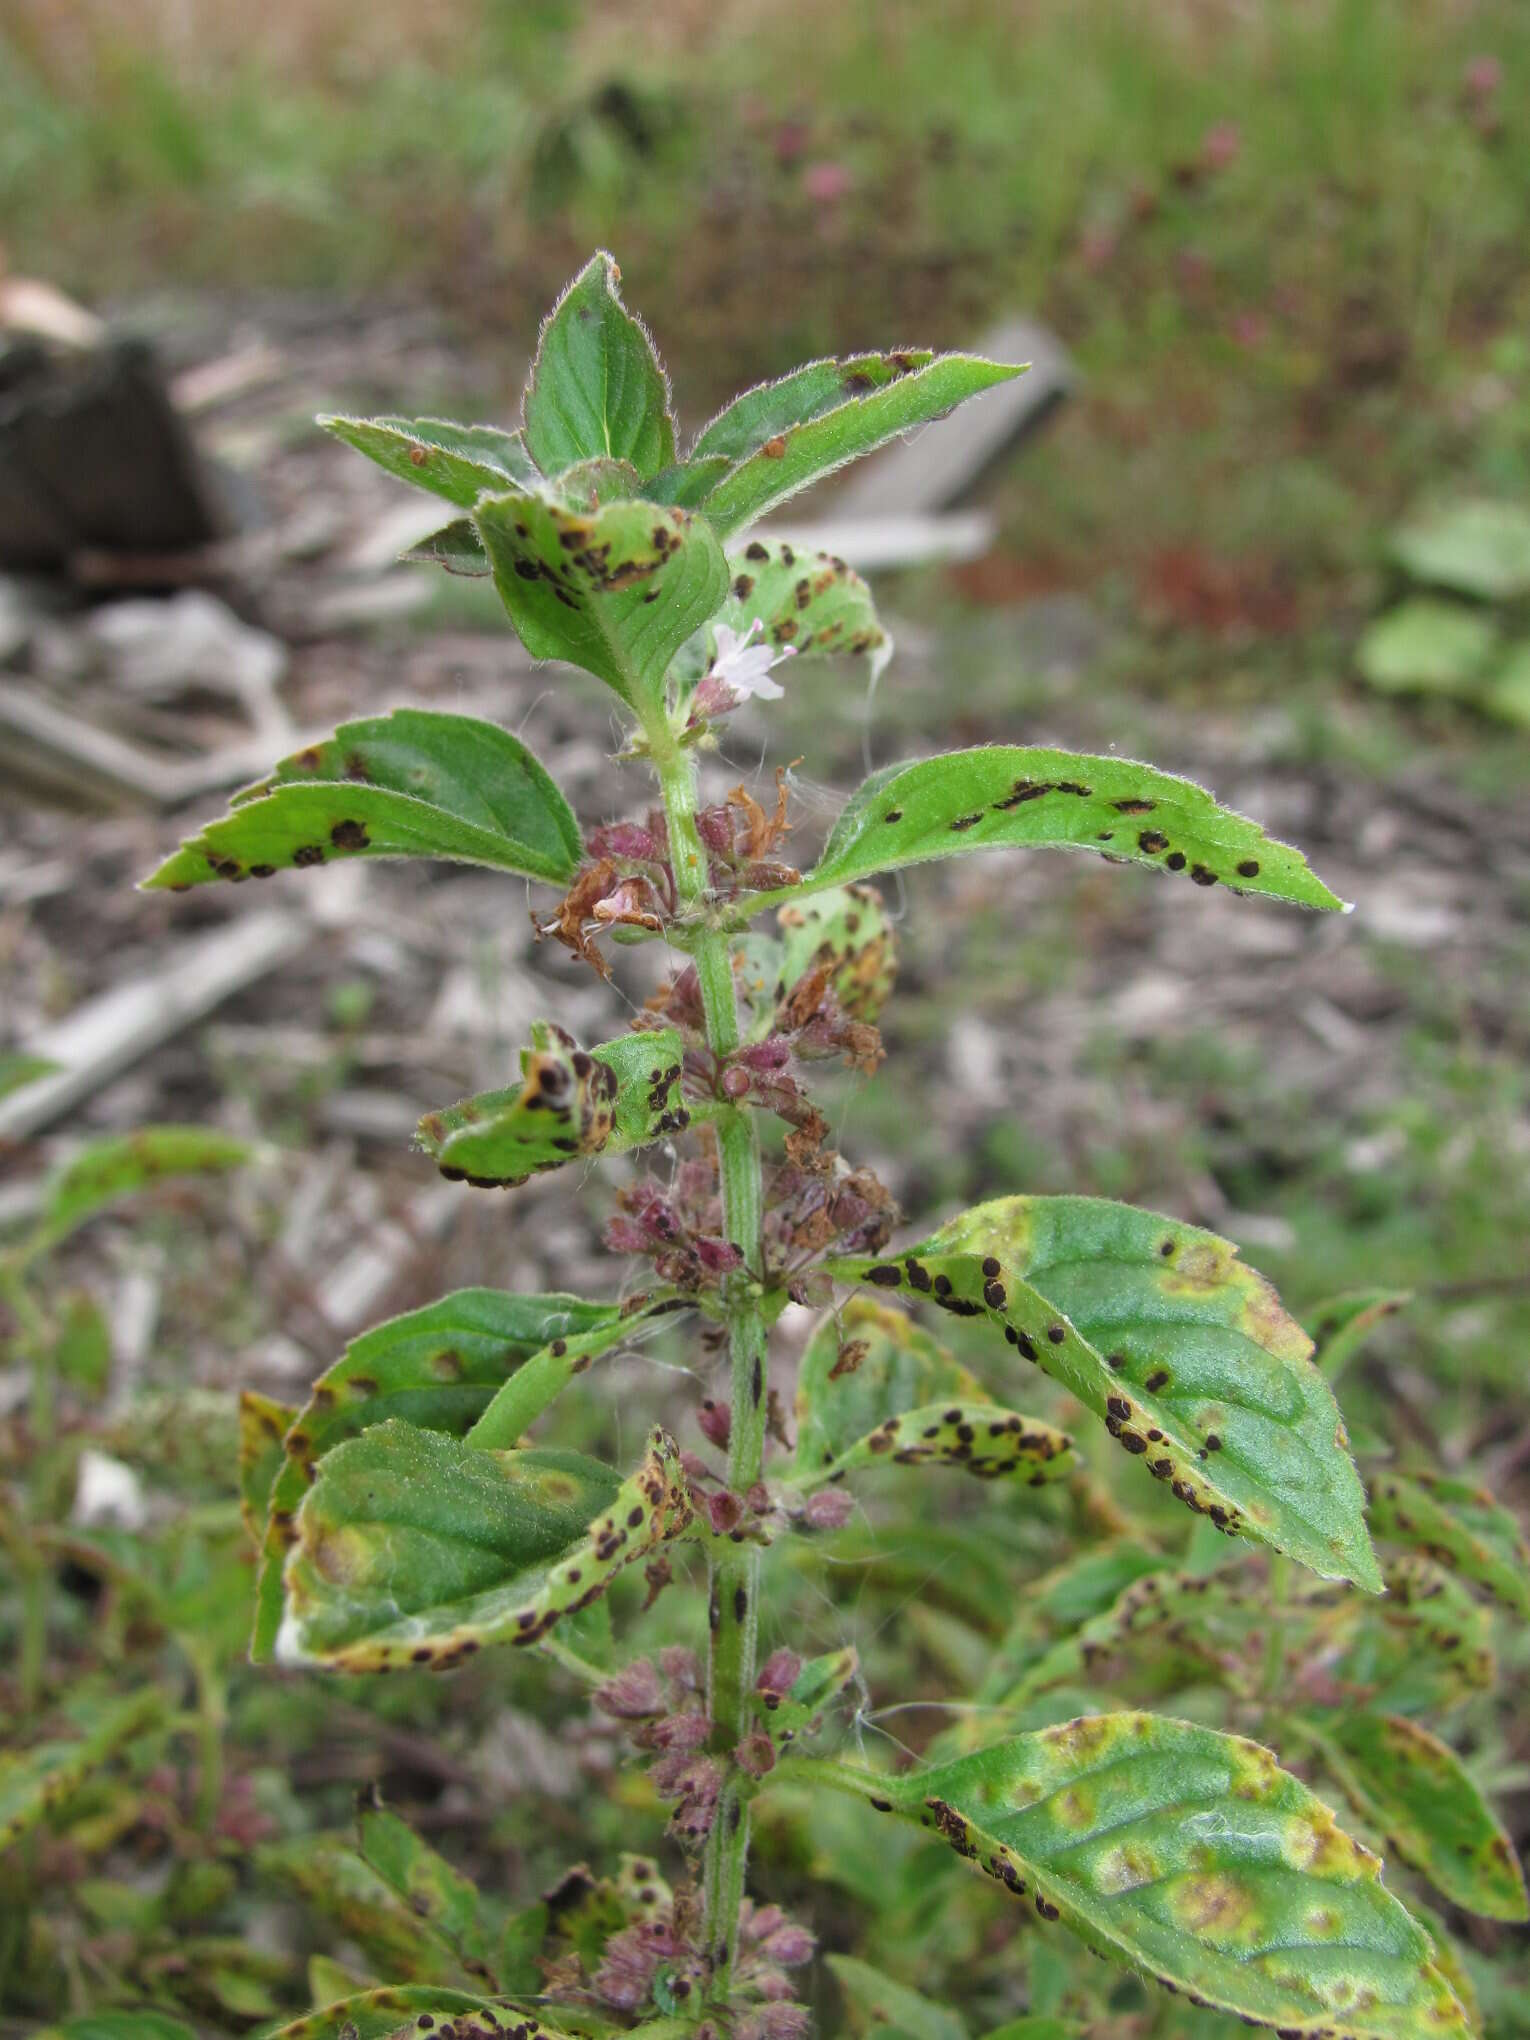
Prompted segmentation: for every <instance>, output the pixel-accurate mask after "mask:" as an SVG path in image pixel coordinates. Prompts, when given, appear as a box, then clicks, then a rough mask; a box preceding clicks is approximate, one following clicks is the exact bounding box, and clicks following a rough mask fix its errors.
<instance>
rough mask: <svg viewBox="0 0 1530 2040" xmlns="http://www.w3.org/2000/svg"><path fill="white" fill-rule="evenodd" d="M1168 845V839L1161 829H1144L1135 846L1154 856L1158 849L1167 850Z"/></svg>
mask: <svg viewBox="0 0 1530 2040" xmlns="http://www.w3.org/2000/svg"><path fill="white" fill-rule="evenodd" d="M1168 847H1169V839H1168V837H1167V836H1166V835H1165V834H1164V833H1163V831H1162V830H1161V829H1144V830H1143V832H1142V834H1141V835H1140V836H1139V837H1138V838H1137V848H1138V849H1139V850H1143V851H1145V852H1146V853H1147V855H1148V856H1149V857H1156V856H1157V855H1158V853H1159V851H1160V850H1167V849H1168Z"/></svg>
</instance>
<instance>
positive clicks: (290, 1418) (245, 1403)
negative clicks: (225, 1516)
mask: <svg viewBox="0 0 1530 2040" xmlns="http://www.w3.org/2000/svg"><path fill="white" fill-rule="evenodd" d="M297 1414H298V1413H297V1411H296V1409H294V1408H293V1406H292V1404H291V1403H283V1402H277V1400H276V1399H275V1397H274V1396H269V1395H262V1394H260V1392H259V1391H258V1390H257V1389H253V1388H246V1389H242V1390H241V1391H240V1395H239V1516H240V1520H241V1522H242V1523H243V1524H244V1527H245V1529H246V1530H247V1531H248V1532H249V1537H250V1542H251V1543H252V1544H253V1545H254V1546H255V1549H256V1550H257V1551H259V1550H260V1547H261V1541H262V1539H263V1538H264V1536H265V1529H266V1519H267V1518H268V1516H269V1515H270V1513H271V1490H272V1489H273V1488H274V1487H275V1485H276V1480H277V1476H278V1474H279V1473H280V1472H281V1470H282V1468H283V1467H284V1466H285V1465H286V1463H287V1453H286V1448H285V1445H284V1443H283V1441H284V1439H285V1438H286V1436H287V1433H288V1432H289V1431H290V1430H291V1429H292V1426H293V1425H294V1424H295V1423H296V1422H297Z"/></svg>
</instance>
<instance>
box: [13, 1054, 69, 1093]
mask: <svg viewBox="0 0 1530 2040" xmlns="http://www.w3.org/2000/svg"><path fill="white" fill-rule="evenodd" d="M57 1070H58V1064H57V1063H55V1062H49V1060H48V1058H47V1057H46V1056H45V1055H23V1054H22V1053H21V1052H20V1051H19V1050H7V1051H6V1052H5V1053H3V1054H0V1098H8V1097H9V1096H10V1094H11V1092H12V1091H24V1090H25V1089H26V1087H27V1085H28V1084H35V1083H37V1082H38V1080H39V1079H40V1078H42V1077H51V1076H54V1075H55V1074H56V1073H57Z"/></svg>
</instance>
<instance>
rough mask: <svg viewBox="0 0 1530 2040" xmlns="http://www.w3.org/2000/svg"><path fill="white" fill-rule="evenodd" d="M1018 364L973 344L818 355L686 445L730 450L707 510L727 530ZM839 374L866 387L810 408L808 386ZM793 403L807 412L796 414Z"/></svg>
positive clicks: (1013, 371)
mask: <svg viewBox="0 0 1530 2040" xmlns="http://www.w3.org/2000/svg"><path fill="white" fill-rule="evenodd" d="M871 359H875V357H871ZM847 371H848V372H849V373H848V375H847V373H846V372H847ZM821 372H826V373H821ZM889 372H890V379H889ZM1022 373H1023V369H1022V368H1020V367H1013V366H1007V365H1005V364H1004V363H1001V362H995V361H984V360H982V359H980V358H979V357H978V356H977V355H974V354H939V355H934V356H930V355H927V354H892V355H885V356H883V357H882V363H881V366H880V368H879V369H878V370H876V371H873V370H872V369H871V368H870V366H869V363H865V362H863V363H845V364H843V365H841V364H838V363H833V362H824V363H816V364H812V365H811V366H810V367H809V368H807V369H799V370H798V372H797V374H796V375H795V376H788V377H787V378H786V379H785V382H784V383H777V384H774V385H770V386H768V387H767V388H766V389H763V390H755V391H750V392H749V393H748V395H746V396H744V397H741V398H739V399H738V400H737V402H736V403H734V404H732V405H730V406H729V407H728V409H727V410H726V411H724V412H723V413H722V414H721V416H720V417H718V418H715V419H714V420H713V421H712V423H711V424H710V425H709V426H708V427H707V429H706V431H705V432H703V433H702V435H701V438H700V439H698V440H697V442H696V445H695V447H694V448H693V449H692V454H693V457H694V456H696V455H705V454H711V453H726V452H732V453H733V456H734V461H735V465H734V466H733V467H732V468H731V469H730V470H729V472H728V473H727V474H726V475H725V476H724V477H723V479H722V480H721V481H720V482H719V483H718V484H717V486H716V487H715V488H714V489H713V490H712V492H711V494H710V495H708V496H707V498H706V499H705V503H704V505H703V507H704V509H705V512H706V515H707V517H708V519H709V520H710V521H711V523H712V525H713V527H714V528H715V530H716V531H717V532H718V533H719V534H720V535H721V536H722V537H724V538H726V537H727V536H728V534H729V533H730V532H734V531H739V530H741V529H742V528H743V527H744V526H745V525H747V524H753V523H754V521H755V519H756V518H758V517H763V516H764V514H765V512H766V511H767V510H770V509H773V508H774V507H775V505H776V504H777V503H781V502H784V501H785V500H786V498H787V497H788V496H794V495H796V493H797V491H798V490H799V489H805V488H806V487H807V486H808V484H809V483H810V482H816V481H818V480H820V479H821V478H822V477H823V476H825V475H828V474H832V473H833V471H834V470H835V469H836V468H839V467H843V466H844V465H845V463H846V462H847V461H852V460H859V459H860V457H861V456H862V455H863V454H867V453H872V452H874V451H875V450H876V448H877V447H879V446H883V445H885V444H886V442H887V441H888V440H889V439H896V438H897V436H898V435H899V433H901V432H908V431H910V430H911V429H912V428H913V427H914V426H916V425H924V424H927V423H928V422H929V420H930V419H932V418H938V417H940V416H941V415H942V414H943V413H944V412H946V411H950V410H954V409H955V407H956V406H957V405H958V404H959V403H961V402H962V401H963V400H964V399H965V398H967V397H975V396H977V395H978V394H979V393H980V392H981V391H983V390H986V389H992V387H993V386H994V384H995V383H1001V382H1008V381H1010V380H1011V378H1012V377H1014V376H1017V375H1020V374H1022ZM836 375H838V376H840V377H841V378H842V387H849V386H851V384H850V377H854V378H856V379H857V380H856V386H859V382H860V379H861V378H864V381H865V382H866V383H870V384H871V385H872V387H870V388H869V389H868V390H867V391H866V394H864V395H858V394H857V395H851V396H850V397H849V399H848V401H845V402H842V403H839V404H837V405H835V406H834V407H833V408H832V409H827V410H823V409H820V410H817V411H816V413H815V412H814V411H813V409H812V405H813V402H814V397H813V395H812V394H810V393H811V392H816V391H817V390H820V389H822V388H823V387H825V385H826V383H827V382H828V380H829V379H830V378H832V377H833V376H836ZM798 405H800V406H802V408H803V409H805V410H806V411H807V413H808V415H806V416H799V417H793V416H792V410H793V407H794V406H798ZM765 428H768V429H765Z"/></svg>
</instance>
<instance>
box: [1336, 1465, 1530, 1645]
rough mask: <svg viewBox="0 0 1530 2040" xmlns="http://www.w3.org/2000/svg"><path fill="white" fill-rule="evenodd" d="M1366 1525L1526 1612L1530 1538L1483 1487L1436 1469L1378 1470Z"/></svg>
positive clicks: (1517, 1610)
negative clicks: (1425, 1470)
mask: <svg viewBox="0 0 1530 2040" xmlns="http://www.w3.org/2000/svg"><path fill="white" fill-rule="evenodd" d="M1371 1528H1372V1529H1373V1530H1374V1531H1375V1533H1376V1535H1377V1536H1378V1537H1385V1538H1388V1539H1390V1540H1391V1541H1392V1542H1394V1543H1398V1544H1411V1545H1412V1546H1414V1548H1415V1549H1416V1550H1418V1551H1422V1552H1424V1553H1425V1554H1426V1555H1427V1556H1428V1557H1430V1558H1433V1559H1435V1560H1436V1561H1437V1562H1438V1563H1439V1564H1441V1565H1443V1566H1446V1567H1447V1568H1448V1569H1449V1570H1450V1571H1451V1572H1454V1573H1459V1574H1460V1575H1461V1576H1462V1578H1464V1579H1468V1580H1474V1581H1475V1582H1476V1584H1477V1585H1478V1586H1479V1587H1485V1588H1486V1589H1487V1591H1488V1592H1489V1593H1490V1594H1491V1595H1492V1596H1493V1598H1494V1600H1496V1601H1502V1602H1503V1604H1504V1606H1505V1607H1507V1608H1512V1609H1513V1610H1514V1611H1515V1613H1516V1614H1519V1615H1525V1616H1530V1543H1527V1541H1526V1539H1525V1535H1524V1532H1523V1531H1522V1530H1521V1529H1520V1526H1519V1523H1518V1521H1517V1519H1516V1518H1515V1517H1514V1516H1512V1515H1511V1514H1510V1513H1509V1511H1508V1510H1507V1509H1506V1508H1504V1506H1503V1505H1502V1503H1501V1502H1496V1501H1495V1500H1494V1499H1493V1497H1492V1495H1491V1494H1490V1493H1489V1492H1488V1490H1487V1489H1486V1488H1483V1487H1478V1486H1477V1485H1476V1484H1475V1483H1474V1482H1472V1481H1469V1480H1456V1479H1454V1478H1452V1477H1451V1476H1449V1475H1447V1474H1441V1473H1427V1472H1418V1473H1409V1474H1402V1473H1382V1474H1378V1475H1376V1476H1375V1477H1374V1479H1373V1480H1372V1482H1371Z"/></svg>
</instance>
